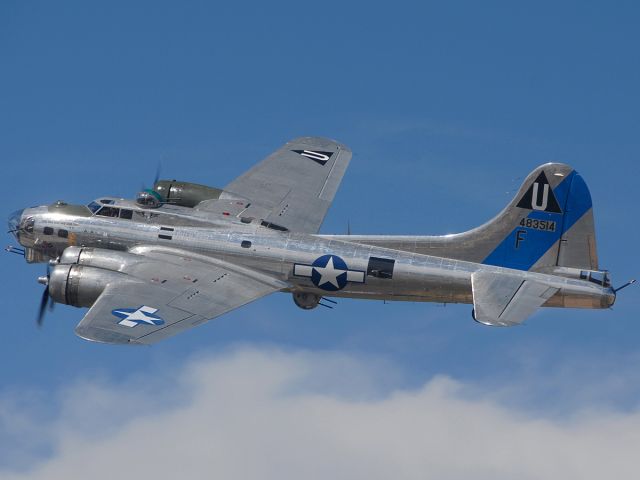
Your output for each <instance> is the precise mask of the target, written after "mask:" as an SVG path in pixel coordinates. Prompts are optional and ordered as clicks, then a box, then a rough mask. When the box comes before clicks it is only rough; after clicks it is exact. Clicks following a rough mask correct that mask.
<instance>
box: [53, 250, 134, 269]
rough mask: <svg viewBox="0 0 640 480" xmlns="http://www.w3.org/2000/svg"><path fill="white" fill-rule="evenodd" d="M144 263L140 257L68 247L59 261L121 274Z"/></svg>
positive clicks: (110, 251) (111, 251)
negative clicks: (137, 264)
mask: <svg viewBox="0 0 640 480" xmlns="http://www.w3.org/2000/svg"><path fill="white" fill-rule="evenodd" d="M142 261H144V258H143V257H141V256H140V255H135V254H133V253H128V252H118V251H115V250H106V249H104V248H92V247H76V246H72V247H67V248H66V249H65V250H64V252H62V255H61V256H60V260H59V261H58V263H59V264H61V265H72V264H78V265H83V266H85V267H97V268H102V269H105V270H113V271H115V272H121V271H123V270H126V269H128V268H131V266H133V265H135V264H136V263H139V262H142Z"/></svg>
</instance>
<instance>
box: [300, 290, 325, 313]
mask: <svg viewBox="0 0 640 480" xmlns="http://www.w3.org/2000/svg"><path fill="white" fill-rule="evenodd" d="M321 298H322V297H320V296H319V295H316V294H315V293H309V292H293V303H295V304H296V305H297V306H298V307H300V308H302V309H303V310H311V309H312V308H316V307H317V306H318V303H320V300H321Z"/></svg>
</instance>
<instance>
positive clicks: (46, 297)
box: [36, 285, 49, 328]
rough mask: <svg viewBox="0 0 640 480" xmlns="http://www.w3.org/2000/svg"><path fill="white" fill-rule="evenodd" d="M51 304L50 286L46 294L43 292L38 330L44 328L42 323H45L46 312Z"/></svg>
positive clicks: (45, 290) (47, 287)
mask: <svg viewBox="0 0 640 480" xmlns="http://www.w3.org/2000/svg"><path fill="white" fill-rule="evenodd" d="M48 303H49V285H47V286H46V288H45V289H44V292H42V298H41V299H40V309H39V310H38V318H37V322H36V323H37V324H38V328H40V327H42V322H43V321H44V311H45V310H46V308H47V304H48Z"/></svg>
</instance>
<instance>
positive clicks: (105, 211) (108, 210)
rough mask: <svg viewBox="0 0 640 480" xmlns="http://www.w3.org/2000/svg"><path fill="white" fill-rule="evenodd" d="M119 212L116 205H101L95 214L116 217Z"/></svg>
mask: <svg viewBox="0 0 640 480" xmlns="http://www.w3.org/2000/svg"><path fill="white" fill-rule="evenodd" d="M119 214H120V209H119V208H116V207H102V208H101V209H100V210H99V211H98V213H97V214H96V215H100V216H101V217H117V216H118V215H119Z"/></svg>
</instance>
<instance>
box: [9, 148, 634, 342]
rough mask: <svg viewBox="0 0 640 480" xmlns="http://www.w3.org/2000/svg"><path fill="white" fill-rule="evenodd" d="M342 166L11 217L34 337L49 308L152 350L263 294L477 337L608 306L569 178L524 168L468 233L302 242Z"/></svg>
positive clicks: (588, 221)
mask: <svg viewBox="0 0 640 480" xmlns="http://www.w3.org/2000/svg"><path fill="white" fill-rule="evenodd" d="M350 160H351V151H350V150H349V148H347V147H346V146H345V145H342V144H340V143H337V142H335V141H332V140H328V139H324V138H316V137H305V138H297V139H295V140H292V141H290V142H289V143H287V144H286V145H284V146H283V147H281V148H280V149H279V150H277V151H276V152H274V153H273V154H271V155H270V156H268V157H267V158H266V159H264V160H263V161H262V162H260V163H259V164H257V165H256V166H254V167H253V168H252V169H250V170H249V171H248V172H246V173H245V174H243V175H241V176H240V177H238V178H237V179H235V180H233V181H232V182H231V183H229V184H228V185H227V186H225V187H224V189H218V188H212V187H207V186H203V185H199V184H194V183H187V182H182V181H175V180H158V181H156V182H155V184H154V185H153V188H152V189H149V190H144V191H142V192H140V193H139V194H138V195H137V197H136V198H135V199H133V200H128V199H122V198H114V197H109V196H103V197H99V198H98V199H96V200H95V201H92V202H90V203H89V204H88V205H70V204H67V203H65V202H62V201H58V202H55V203H53V204H51V205H45V206H40V207H35V208H26V209H24V210H20V211H18V212H15V213H14V214H13V215H12V216H11V217H10V219H9V229H10V232H11V233H13V235H14V236H15V238H16V239H17V241H18V242H19V243H20V245H21V246H22V247H8V249H9V250H10V251H13V252H16V253H20V254H24V257H25V259H26V261H27V262H43V263H48V270H47V275H46V276H43V277H40V278H39V279H38V280H39V282H40V283H42V284H43V285H44V286H45V291H44V294H43V298H42V302H41V308H40V315H39V322H41V321H42V315H43V314H44V311H45V309H46V307H47V304H48V303H50V302H57V303H63V304H67V305H73V306H75V307H84V308H89V310H88V311H87V312H86V314H85V315H84V318H83V319H82V320H81V321H80V323H79V324H78V325H77V327H76V333H77V334H78V335H79V336H80V337H82V338H85V339H87V340H92V341H98V342H105V343H116V344H151V343H155V342H158V341H159V340H162V339H164V338H167V337H170V336H172V335H175V334H177V333H180V332H182V331H183V330H187V329H190V328H191V327H194V326H197V325H200V324H203V323H205V322H207V321H208V320H211V319H213V318H216V317H218V316H219V315H222V314H224V313H226V312H228V311H230V310H233V309H235V308H238V307H241V306H242V305H245V304H247V303H249V302H252V301H254V300H258V299H259V298H261V297H264V296H266V295H269V294H271V293H274V292H288V293H290V294H291V295H292V297H293V301H294V302H295V304H296V305H297V306H298V307H300V308H303V309H312V308H314V307H316V306H317V305H325V306H330V304H331V303H333V302H334V301H333V300H332V297H349V298H360V299H372V300H400V301H420V302H443V303H467V304H472V305H473V306H472V308H471V309H470V310H471V314H472V316H473V318H474V319H475V320H476V321H477V322H479V323H482V324H485V325H493V326H511V325H518V324H520V323H522V322H523V321H524V320H525V319H526V318H527V317H529V316H530V315H531V314H533V313H534V312H535V311H536V310H537V309H538V308H539V307H571V308H591V309H595V308H597V309H603V308H608V307H610V306H611V305H613V303H614V301H615V298H616V291H617V290H619V289H614V288H612V286H611V280H610V277H609V273H608V272H606V271H601V270H599V267H598V256H597V250H596V238H595V231H594V217H593V210H592V203H591V196H590V194H589V190H588V188H587V185H586V183H585V182H584V180H583V178H582V177H581V176H580V174H578V173H577V172H576V171H575V170H574V169H573V168H571V167H570V166H568V165H564V164H560V163H547V164H545V165H541V166H539V167H538V168H536V169H535V170H534V171H533V172H531V174H529V176H528V177H527V178H526V179H525V181H524V183H523V185H522V187H521V188H520V190H519V191H518V193H517V195H516V196H515V198H514V199H513V201H512V202H511V203H510V204H509V205H508V206H507V207H506V208H505V209H504V210H503V211H502V212H500V213H499V214H498V215H497V216H496V217H495V218H493V219H492V220H490V221H489V222H487V223H485V224H484V225H481V226H479V227H477V228H475V229H473V230H470V231H468V232H464V233H459V234H454V235H444V236H390V235H318V231H319V229H320V226H321V224H322V221H323V219H324V217H325V215H326V213H327V210H328V209H329V206H330V205H331V202H332V200H333V198H334V196H335V194H336V191H337V189H338V186H339V185H340V182H341V180H342V177H343V176H344V173H345V171H346V169H347V166H348V165H349V161H350ZM624 286H626V285H624Z"/></svg>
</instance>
